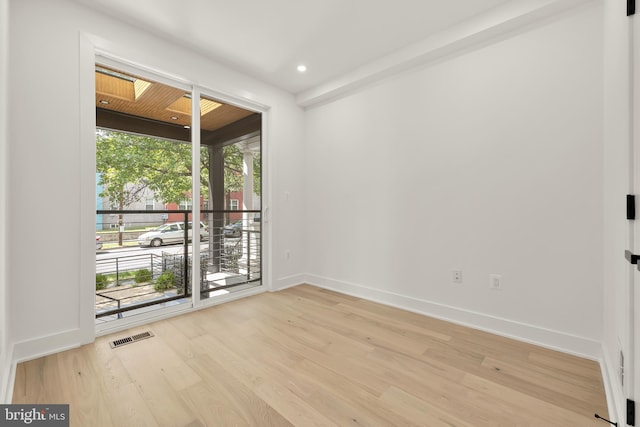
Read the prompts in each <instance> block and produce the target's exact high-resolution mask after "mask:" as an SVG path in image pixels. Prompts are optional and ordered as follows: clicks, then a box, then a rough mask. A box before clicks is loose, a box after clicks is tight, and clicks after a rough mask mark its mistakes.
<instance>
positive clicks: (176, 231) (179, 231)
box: [138, 222, 209, 247]
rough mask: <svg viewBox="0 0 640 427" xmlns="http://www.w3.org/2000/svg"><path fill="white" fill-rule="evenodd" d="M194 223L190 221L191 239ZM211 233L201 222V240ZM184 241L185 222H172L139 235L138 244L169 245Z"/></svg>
mask: <svg viewBox="0 0 640 427" xmlns="http://www.w3.org/2000/svg"><path fill="white" fill-rule="evenodd" d="M191 228H192V223H191V222H189V232H188V233H189V234H188V236H189V240H191V236H192V230H191ZM208 235H209V233H208V231H207V227H206V226H205V225H204V223H203V222H200V240H205V239H207V237H208ZM183 242H184V223H183V222H170V223H167V224H163V225H161V226H159V227H156V228H154V229H153V230H151V231H147V232H146V233H143V234H141V235H140V237H138V245H140V246H154V247H158V246H160V245H169V244H173V243H183Z"/></svg>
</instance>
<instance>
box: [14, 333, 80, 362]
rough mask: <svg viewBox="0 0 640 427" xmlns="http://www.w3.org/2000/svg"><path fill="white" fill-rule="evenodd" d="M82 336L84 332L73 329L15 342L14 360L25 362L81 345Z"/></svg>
mask: <svg viewBox="0 0 640 427" xmlns="http://www.w3.org/2000/svg"><path fill="white" fill-rule="evenodd" d="M81 337H82V334H81V331H80V330H79V329H71V330H68V331H63V332H60V333H57V334H54V335H47V336H44V337H40V338H34V339H31V340H26V341H21V342H18V343H15V344H14V347H13V362H14V363H20V362H25V361H27V360H33V359H37V358H39V357H43V356H48V355H50V354H54V353H59V352H61V351H65V350H69V349H72V348H76V347H80V346H81V345H82V339H81Z"/></svg>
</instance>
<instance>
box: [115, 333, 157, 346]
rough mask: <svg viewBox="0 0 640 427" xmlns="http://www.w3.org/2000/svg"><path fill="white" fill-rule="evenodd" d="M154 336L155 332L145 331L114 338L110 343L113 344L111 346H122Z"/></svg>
mask: <svg viewBox="0 0 640 427" xmlns="http://www.w3.org/2000/svg"><path fill="white" fill-rule="evenodd" d="M152 336H153V332H151V331H145V332H142V333H139V334H135V335H131V336H130V337H125V338H120V339H117V340H113V341H111V342H110V343H109V345H110V346H111V348H116V347H122V346H123V345H127V344H131V343H133V342H136V341H140V340H144V339H146V338H151V337H152Z"/></svg>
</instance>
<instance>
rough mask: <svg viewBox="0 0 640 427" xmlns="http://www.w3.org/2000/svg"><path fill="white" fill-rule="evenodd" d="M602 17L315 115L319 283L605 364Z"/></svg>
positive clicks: (311, 183)
mask: <svg viewBox="0 0 640 427" xmlns="http://www.w3.org/2000/svg"><path fill="white" fill-rule="evenodd" d="M601 13H602V10H601V8H600V6H599V3H597V2H594V3H591V4H590V5H588V6H587V7H581V8H579V9H576V10H574V11H573V12H571V13H569V14H567V15H563V16H561V17H557V18H556V19H554V20H551V21H547V22H545V23H539V24H538V25H537V26H535V27H534V28H530V29H529V30H528V31H525V32H521V33H518V34H514V35H513V36H512V37H507V38H505V39H501V40H500V41H496V42H495V43H493V44H489V45H487V46H485V47H482V48H478V49H476V50H474V51H472V52H469V53H465V54H461V55H459V56H457V57H453V58H450V59H448V60H444V61H441V62H440V63H438V64H435V65H432V66H429V67H424V68H422V69H417V70H414V71H411V72H406V73H404V74H401V75H398V76H396V77H395V78H393V79H389V80H387V81H385V82H383V83H380V84H378V85H376V86H375V87H371V88H368V89H366V90H362V91H361V92H359V93H357V94H354V95H352V96H349V97H346V98H343V99H340V100H338V101H335V102H332V103H329V104H327V105H323V106H319V107H316V108H313V109H311V110H309V111H308V112H307V117H306V119H307V126H306V129H305V132H306V139H305V141H306V144H307V151H306V155H307V164H306V176H307V191H308V194H309V195H310V196H309V197H308V199H307V210H308V213H307V215H308V227H307V230H308V235H309V236H308V244H307V249H308V252H307V254H308V259H307V262H308V264H307V265H308V272H309V276H308V278H309V281H310V282H312V283H315V284H318V285H321V286H326V287H329V288H333V289H337V290H341V291H345V292H349V293H353V294H356V295H360V296H364V297H367V298H373V299H377V300H380V301H383V302H387V303H391V304H396V305H400V306H403V307H406V308H410V309H413V310H417V311H422V312H426V313H428V314H432V315H436V316H440V317H445V318H449V319H452V320H454V321H458V322H462V323H468V324H472V325H474V326H476V327H480V328H484V329H490V330H495V331H497V332H499V333H502V334H505V335H512V336H517V337H520V338H522V339H525V340H530V341H535V342H538V343H541V344H543V345H547V346H551V347H555V348H559V349H563V350H565V351H570V352H574V353H578V354H584V355H586V356H590V357H594V358H596V357H599V351H600V345H599V342H600V339H601V334H602V316H601V313H602V302H601V300H602V285H601V280H602V244H603V239H602V221H603V213H602V206H603V205H602V203H603V201H602V190H603V186H602V143H601V138H602V22H601ZM454 269H461V270H463V283H462V284H452V280H451V276H452V270H454ZM490 273H498V274H502V276H503V280H504V289H503V290H502V291H495V290H490V289H489V286H488V285H489V274H490Z"/></svg>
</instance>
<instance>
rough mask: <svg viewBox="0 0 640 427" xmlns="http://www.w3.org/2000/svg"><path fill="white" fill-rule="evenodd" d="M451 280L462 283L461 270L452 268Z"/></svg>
mask: <svg viewBox="0 0 640 427" xmlns="http://www.w3.org/2000/svg"><path fill="white" fill-rule="evenodd" d="M451 281H452V282H453V283H462V270H453V271H452V276H451Z"/></svg>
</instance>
